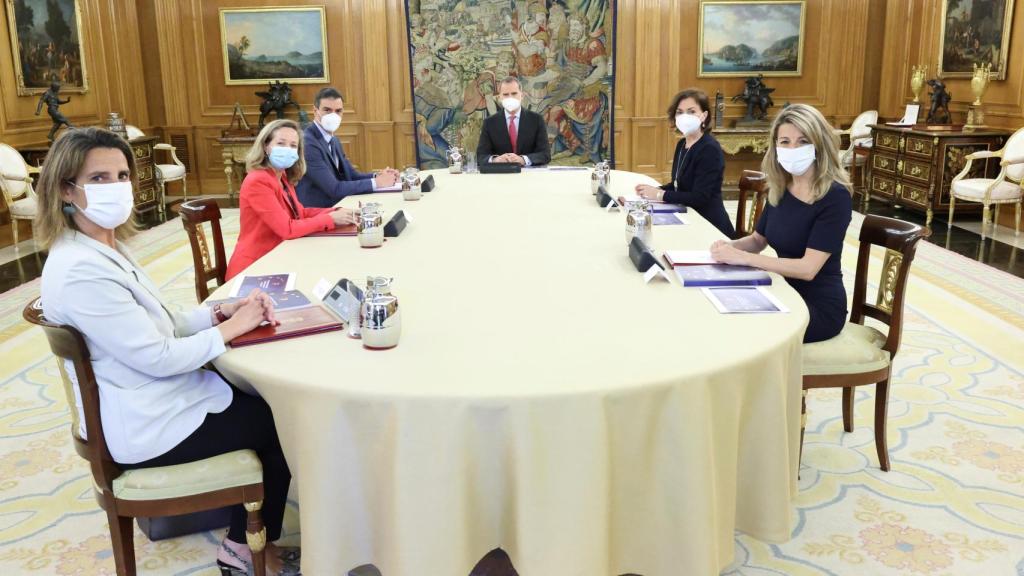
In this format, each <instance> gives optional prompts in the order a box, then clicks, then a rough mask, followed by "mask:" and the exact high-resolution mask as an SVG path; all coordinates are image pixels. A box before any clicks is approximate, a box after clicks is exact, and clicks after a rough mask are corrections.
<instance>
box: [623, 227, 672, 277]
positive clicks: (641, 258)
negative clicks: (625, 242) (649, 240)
mask: <svg viewBox="0 0 1024 576" xmlns="http://www.w3.org/2000/svg"><path fill="white" fill-rule="evenodd" d="M629 259H630V260H631V261H632V262H633V266H635V267H636V269H637V271H638V272H643V273H644V283H645V284H647V283H650V281H651V280H653V279H655V278H657V277H659V276H660V277H662V278H664V279H665V281H667V282H669V281H670V280H669V278H668V274H666V273H665V268H664V267H663V266H662V265H661V263H660V262H658V258H657V257H656V256H655V255H654V253H653V252H651V251H650V249H649V248H647V245H646V244H644V243H643V241H642V240H640V239H639V238H635V237H634V238H633V239H632V240H631V241H630V242H629Z"/></svg>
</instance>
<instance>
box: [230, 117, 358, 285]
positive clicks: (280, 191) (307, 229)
mask: <svg viewBox="0 0 1024 576" xmlns="http://www.w3.org/2000/svg"><path fill="white" fill-rule="evenodd" d="M245 167H246V169H247V170H248V171H249V174H248V175H247V176H246V177H245V180H244V181H243V182H242V188H241V190H240V191H239V195H238V197H239V200H238V204H239V207H240V208H241V224H242V231H241V233H240V234H239V235H238V244H237V245H236V246H235V252H234V254H232V255H231V261H230V262H228V269H227V273H226V275H225V276H226V278H227V279H231V278H233V277H235V276H236V275H237V274H238V273H239V272H242V271H243V270H245V269H246V268H247V267H248V266H249V265H250V264H252V263H253V262H255V261H257V260H259V259H260V258H261V257H262V256H263V255H264V254H266V253H267V252H270V251H271V250H273V249H274V247H275V246H277V245H278V244H280V243H281V241H282V240H290V239H292V238H301V237H303V236H306V235H307V234H311V233H313V232H320V231H326V230H333V229H334V227H335V226H344V225H346V224H354V223H355V222H356V213H355V212H354V211H352V210H348V209H346V208H306V207H304V206H303V205H302V203H300V202H299V198H298V196H296V195H295V183H296V182H298V181H299V180H300V179H301V178H302V175H303V174H304V173H305V172H306V161H305V159H304V158H303V154H302V136H301V133H300V132H299V125H298V124H296V123H295V121H294V120H287V119H283V120H274V121H273V122H271V123H270V124H267V125H266V126H264V127H263V130H260V134H259V136H257V137H256V142H254V143H253V145H252V149H250V150H249V153H248V154H247V155H246V157H245Z"/></svg>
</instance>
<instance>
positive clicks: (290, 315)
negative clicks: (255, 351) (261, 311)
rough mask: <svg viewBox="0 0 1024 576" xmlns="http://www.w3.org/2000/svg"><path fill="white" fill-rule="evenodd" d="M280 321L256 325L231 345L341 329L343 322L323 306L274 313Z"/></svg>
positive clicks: (258, 342)
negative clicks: (275, 324) (272, 323)
mask: <svg viewBox="0 0 1024 576" xmlns="http://www.w3.org/2000/svg"><path fill="white" fill-rule="evenodd" d="M275 316H276V317H277V320H278V321H279V322H280V324H279V325H277V326H271V325H269V324H266V325H263V326H258V327H256V328H255V329H254V330H252V331H250V332H247V333H245V334H242V335H241V336H239V337H237V338H235V339H234V340H232V341H231V346H232V347H234V348H238V347H241V346H249V345H251V344H260V343H262V342H273V341H274V340H284V339H285V338H297V337H299V336H308V335H310V334H320V333H322V332H331V331H334V330H341V329H342V327H343V324H342V323H341V321H340V320H338V319H337V318H336V317H335V316H334V315H333V314H331V313H330V312H329V311H327V309H326V308H324V307H323V306H310V307H307V308H300V309H298V310H288V311H286V312H279V313H277V314H276V315H275Z"/></svg>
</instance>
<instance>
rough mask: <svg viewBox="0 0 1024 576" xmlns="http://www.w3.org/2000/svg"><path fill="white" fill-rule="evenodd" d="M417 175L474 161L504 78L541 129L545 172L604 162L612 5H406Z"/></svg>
mask: <svg viewBox="0 0 1024 576" xmlns="http://www.w3.org/2000/svg"><path fill="white" fill-rule="evenodd" d="M406 15H407V17H408V25H409V42H410V46H409V57H410V61H411V69H412V97H413V107H414V110H415V114H416V150H417V157H418V160H419V165H420V167H421V168H441V167H444V166H447V160H446V156H445V152H446V151H447V149H448V148H449V147H450V146H456V145H457V146H459V147H461V148H463V149H464V150H466V151H467V152H470V153H473V152H475V151H476V145H477V142H478V140H479V138H480V127H481V126H482V125H483V121H484V119H485V118H486V117H487V116H490V115H492V114H495V113H497V112H498V111H499V110H501V105H500V103H499V102H498V101H497V98H496V96H495V93H496V91H497V87H498V84H499V83H500V82H501V80H502V79H503V78H505V77H506V76H515V77H517V78H518V79H519V80H520V83H521V84H522V87H523V92H524V98H523V106H524V107H525V108H527V109H528V110H533V111H534V112H537V113H539V114H540V115H541V116H542V117H543V118H544V120H545V122H546V124H547V131H548V139H549V141H550V143H551V163H552V164H557V165H567V166H578V165H586V164H593V163H595V162H598V161H601V160H613V147H612V138H611V134H612V112H613V103H614V102H615V99H614V87H615V82H614V75H613V72H612V71H613V70H614V34H615V0H406Z"/></svg>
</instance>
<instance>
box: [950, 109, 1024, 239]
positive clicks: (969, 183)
mask: <svg viewBox="0 0 1024 576" xmlns="http://www.w3.org/2000/svg"><path fill="white" fill-rule="evenodd" d="M965 158H966V159H967V164H966V165H964V169H963V170H961V171H960V173H959V174H957V175H956V176H955V177H954V178H953V182H952V183H951V184H950V187H949V225H950V226H952V225H953V205H954V203H955V202H956V201H957V199H960V200H966V201H968V202H981V205H982V213H981V238H982V240H984V239H985V227H986V226H988V222H989V210H988V207H989V206H990V205H992V204H995V207H996V213H995V215H994V218H995V220H994V222H993V231H994V223H995V222H999V206H1001V205H1003V204H1016V220H1015V224H1014V227H1013V231H1014V235H1020V206H1021V202H1022V199H1024V128H1021V129H1020V130H1017V131H1016V132H1014V133H1013V135H1011V136H1010V139H1009V140H1007V141H1006V145H1005V146H1003V149H1002V150H996V151H994V152H993V151H988V150H982V151H979V152H975V153H973V154H968V155H967V156H966V157H965ZM989 158H1001V159H1002V160H1001V161H1000V162H999V168H1000V170H999V174H998V175H997V176H996V177H995V178H968V175H969V174H970V173H971V165H972V164H973V163H974V161H975V160H988V159H989Z"/></svg>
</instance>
